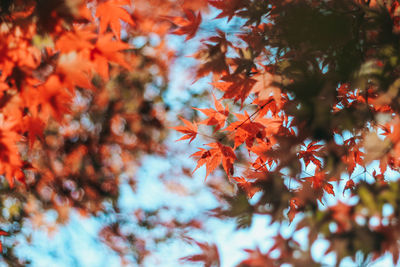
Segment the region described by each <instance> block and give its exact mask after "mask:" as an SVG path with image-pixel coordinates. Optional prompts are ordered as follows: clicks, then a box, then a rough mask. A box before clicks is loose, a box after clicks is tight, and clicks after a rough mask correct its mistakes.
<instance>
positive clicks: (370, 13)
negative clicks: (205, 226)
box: [175, 0, 400, 266]
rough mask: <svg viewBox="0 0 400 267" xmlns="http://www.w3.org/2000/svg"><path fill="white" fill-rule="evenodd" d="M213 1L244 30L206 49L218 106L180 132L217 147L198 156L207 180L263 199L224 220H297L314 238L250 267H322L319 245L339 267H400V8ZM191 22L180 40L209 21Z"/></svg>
mask: <svg viewBox="0 0 400 267" xmlns="http://www.w3.org/2000/svg"><path fill="white" fill-rule="evenodd" d="M208 3H209V5H210V6H212V7H214V8H216V13H217V15H216V19H225V21H228V22H229V21H231V20H233V19H236V23H238V24H239V26H237V28H236V29H235V30H234V32H231V31H229V30H228V31H226V32H225V31H222V30H216V31H215V33H214V34H209V35H210V36H209V37H207V38H204V39H203V41H202V44H203V45H202V46H201V47H200V49H199V51H198V52H197V53H195V55H194V57H195V58H196V59H198V62H199V66H198V68H197V74H196V79H199V78H202V77H204V76H206V75H209V74H212V82H211V83H210V86H212V88H214V90H213V92H214V94H215V95H216V96H218V97H214V100H213V102H214V107H212V105H209V106H210V108H207V109H198V108H195V110H197V111H199V113H200V114H199V117H200V118H203V119H200V120H198V119H197V120H196V121H194V122H189V121H186V120H184V119H182V121H183V123H184V126H178V127H176V128H175V129H176V130H177V131H179V132H181V133H183V134H184V136H183V137H182V138H181V139H189V141H190V142H191V141H193V140H195V139H196V138H201V139H204V140H210V139H211V140H212V141H211V142H210V143H208V144H206V145H205V146H203V147H200V148H199V150H198V151H197V152H196V153H194V154H193V155H192V157H194V158H195V159H197V167H196V168H195V170H197V169H198V168H199V167H201V166H205V168H206V178H207V177H209V176H211V174H212V173H213V172H214V171H215V170H217V168H218V167H219V166H222V169H223V170H224V172H225V175H226V177H227V179H229V181H231V182H232V183H234V184H236V185H237V187H238V189H239V190H238V194H239V195H240V194H241V193H243V194H245V195H246V196H247V198H248V199H251V198H252V197H253V196H254V197H255V196H257V197H256V198H255V199H254V200H253V201H250V202H248V201H247V200H246V198H242V201H243V202H241V204H240V205H247V208H244V209H243V206H241V210H240V212H238V213H235V212H232V211H235V209H236V211H237V209H240V208H239V207H237V205H239V204H238V202H237V201H236V202H232V201H231V202H229V201H228V203H231V205H230V206H229V205H228V210H219V211H218V212H219V215H220V216H223V215H224V214H225V215H227V214H229V215H228V216H231V217H237V218H238V222H239V225H240V226H249V225H250V224H251V222H252V220H251V218H252V216H253V215H254V214H266V215H270V216H271V220H272V222H271V223H272V224H273V223H284V222H285V221H289V222H292V223H294V222H295V226H294V227H295V229H296V230H295V233H296V231H299V230H301V229H303V228H304V229H307V230H308V236H307V239H308V240H307V245H306V246H305V245H304V244H300V243H299V241H298V240H296V239H295V237H294V235H295V234H293V235H292V236H289V237H287V236H285V237H282V236H281V235H280V233H278V234H277V236H276V239H275V243H274V245H273V246H272V248H271V249H270V250H269V251H266V252H261V251H260V250H248V253H249V258H248V259H247V260H244V261H243V262H242V263H241V266H275V265H276V266H280V265H281V264H283V263H288V264H292V265H293V266H314V265H315V264H317V263H316V262H315V261H314V259H313V257H312V256H311V252H310V251H311V246H312V245H313V244H314V242H315V241H316V240H317V238H324V239H326V240H327V241H328V242H329V248H328V249H327V250H326V251H325V253H326V254H328V253H330V252H334V253H335V254H336V263H337V264H338V265H339V264H340V262H341V260H342V259H343V258H345V257H347V256H350V257H352V258H353V259H355V256H356V255H359V254H360V253H361V254H362V255H364V256H367V255H370V256H372V259H376V258H378V257H379V256H382V255H383V254H384V253H386V252H389V253H390V254H391V255H392V257H393V262H394V263H397V262H398V257H399V253H400V251H399V248H400V247H399V243H398V240H399V238H400V232H399V230H400V225H399V220H398V216H399V212H400V207H399V191H398V190H399V189H398V188H399V182H398V178H399V173H398V171H399V167H400V160H399V158H400V150H399V148H400V136H399V133H400V132H399V129H400V128H399V127H400V116H399V105H398V103H399V88H400V87H399V86H400V82H399V81H400V80H399V70H400V64H399V52H400V43H399V40H400V39H399V36H400V35H399V34H400V24H399V23H400V8H399V6H400V3H399V2H398V1H363V0H358V1H340V0H339V1H311V0H310V1H307V0H303V1H302V0H293V1H292V0H289V1H274V0H270V1H250V0H248V1H234V0H232V1H218V0H210V1H208ZM187 17H188V19H191V20H192V23H191V24H190V26H191V27H188V26H189V24H187V25H185V26H184V27H181V28H180V29H178V30H176V31H175V33H176V34H186V36H187V38H191V37H192V36H193V28H194V27H197V25H198V21H197V20H198V18H200V15H198V16H196V17H195V16H193V15H192V16H187ZM207 128H209V129H210V130H211V131H210V130H208V129H207ZM203 143H204V142H203ZM208 179H210V178H208ZM256 194H257V195H256ZM329 195H330V197H328V196H329ZM342 196H343V197H342ZM239 197H240V196H237V198H239ZM227 198H228V197H227ZM232 203H236V208H235V205H233V204H232ZM387 208H389V210H390V212H383V210H384V209H387ZM218 212H217V213H218ZM304 242H305V240H303V241H302V243H304ZM277 255H278V256H277Z"/></svg>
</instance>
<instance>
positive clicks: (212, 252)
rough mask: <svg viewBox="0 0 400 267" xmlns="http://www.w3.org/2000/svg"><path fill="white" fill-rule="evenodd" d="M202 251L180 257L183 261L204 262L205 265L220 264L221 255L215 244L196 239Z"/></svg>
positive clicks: (209, 266)
mask: <svg viewBox="0 0 400 267" xmlns="http://www.w3.org/2000/svg"><path fill="white" fill-rule="evenodd" d="M194 242H195V243H196V245H197V246H198V247H199V248H200V249H201V250H202V253H199V254H195V255H190V256H186V257H183V258H180V260H181V261H190V262H202V263H204V266H207V267H211V266H220V256H219V252H218V248H217V246H216V245H215V244H208V243H203V242H198V241H194Z"/></svg>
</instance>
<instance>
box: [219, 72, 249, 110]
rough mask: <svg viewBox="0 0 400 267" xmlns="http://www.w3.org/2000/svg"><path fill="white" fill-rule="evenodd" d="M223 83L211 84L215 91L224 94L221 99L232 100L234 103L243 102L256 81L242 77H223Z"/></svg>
mask: <svg viewBox="0 0 400 267" xmlns="http://www.w3.org/2000/svg"><path fill="white" fill-rule="evenodd" d="M222 80H223V82H215V83H212V85H213V86H215V87H216V88H217V89H219V90H221V91H223V92H224V95H223V96H222V98H228V99H233V100H234V101H235V102H236V101H238V100H241V102H242V105H243V102H244V100H245V99H246V98H247V97H248V96H249V94H250V92H251V89H252V88H253V85H254V84H255V83H256V80H254V79H251V78H249V77H247V76H244V75H231V76H225V77H223V79H222Z"/></svg>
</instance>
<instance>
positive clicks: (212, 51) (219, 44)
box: [193, 30, 232, 78]
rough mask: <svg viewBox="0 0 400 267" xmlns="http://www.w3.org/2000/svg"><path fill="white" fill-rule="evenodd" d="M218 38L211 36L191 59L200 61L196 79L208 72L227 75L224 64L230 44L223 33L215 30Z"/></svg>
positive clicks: (227, 68)
mask: <svg viewBox="0 0 400 267" xmlns="http://www.w3.org/2000/svg"><path fill="white" fill-rule="evenodd" d="M217 33H218V36H212V37H210V38H208V39H207V40H206V42H205V47H203V48H202V49H199V51H198V52H196V53H195V54H194V55H193V57H194V58H196V59H198V60H200V61H201V64H200V66H199V67H198V69H197V78H201V77H203V76H206V75H207V74H209V73H210V72H211V73H213V74H214V75H215V74H222V75H227V74H228V73H229V67H228V65H227V62H226V55H225V54H226V52H227V51H228V47H229V46H232V43H231V42H229V41H228V40H227V39H226V35H225V33H224V32H223V31H220V30H217Z"/></svg>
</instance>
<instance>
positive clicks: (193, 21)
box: [167, 9, 201, 41]
mask: <svg viewBox="0 0 400 267" xmlns="http://www.w3.org/2000/svg"><path fill="white" fill-rule="evenodd" d="M185 14H186V17H187V19H184V18H181V17H167V18H168V19H169V20H171V21H172V22H173V23H174V24H176V25H178V26H179V28H178V29H176V30H175V31H173V32H172V33H173V34H177V35H186V34H187V36H186V41H187V40H189V39H192V38H193V37H194V35H195V34H196V32H197V30H198V28H199V25H200V23H201V14H200V12H199V13H197V16H196V14H195V13H194V12H193V11H192V10H189V9H185Z"/></svg>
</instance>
